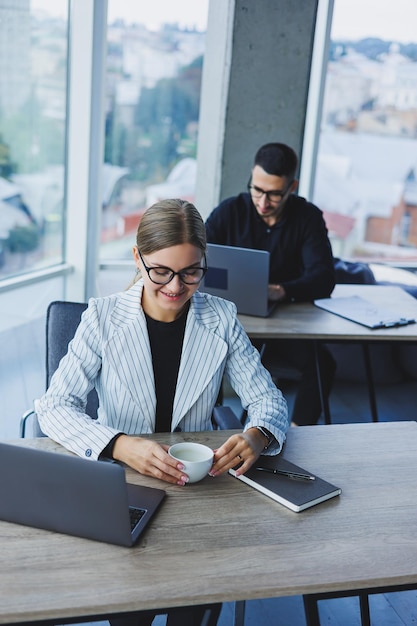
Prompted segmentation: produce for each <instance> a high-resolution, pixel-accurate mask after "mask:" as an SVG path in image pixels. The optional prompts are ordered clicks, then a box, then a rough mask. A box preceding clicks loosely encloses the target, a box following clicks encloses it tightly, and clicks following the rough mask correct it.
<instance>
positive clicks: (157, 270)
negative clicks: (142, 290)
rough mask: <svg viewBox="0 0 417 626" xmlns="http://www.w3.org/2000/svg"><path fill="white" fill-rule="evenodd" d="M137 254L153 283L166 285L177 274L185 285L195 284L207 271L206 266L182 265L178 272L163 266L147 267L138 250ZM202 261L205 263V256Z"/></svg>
mask: <svg viewBox="0 0 417 626" xmlns="http://www.w3.org/2000/svg"><path fill="white" fill-rule="evenodd" d="M138 254H139V256H140V259H141V261H142V263H143V267H144V268H145V270H146V272H147V274H148V276H149V280H151V281H152V282H153V283H155V285H167V284H168V283H170V282H171V280H172V279H173V278H174V276H179V279H180V281H181V282H182V283H184V284H185V285H197V284H198V283H200V282H201V281H202V280H203V278H204V276H205V273H206V272H207V266H205V267H194V266H192V265H191V266H190V267H184V269H183V270H180V271H179V272H174V270H172V269H171V268H169V267H164V266H158V267H148V266H147V265H146V264H145V261H144V260H143V256H142V255H141V253H140V250H138ZM204 263H206V257H205V256H204Z"/></svg>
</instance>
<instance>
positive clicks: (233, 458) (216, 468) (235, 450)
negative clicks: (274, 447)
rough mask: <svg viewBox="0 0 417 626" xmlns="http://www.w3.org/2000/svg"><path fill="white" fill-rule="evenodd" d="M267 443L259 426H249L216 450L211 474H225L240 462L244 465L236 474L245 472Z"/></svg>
mask: <svg viewBox="0 0 417 626" xmlns="http://www.w3.org/2000/svg"><path fill="white" fill-rule="evenodd" d="M265 445H266V437H265V436H264V435H263V434H262V433H261V432H260V431H259V430H258V429H257V428H249V429H248V430H247V431H246V432H244V433H239V434H237V435H232V436H231V437H229V439H228V440H227V441H225V443H224V444H223V445H222V446H220V448H218V449H217V450H215V451H214V463H213V466H212V468H211V470H210V472H209V473H210V476H219V475H220V474H224V472H227V470H229V469H231V468H232V467H236V465H239V463H242V465H241V466H240V467H239V469H238V470H237V471H236V475H237V476H240V475H241V474H244V473H245V472H246V471H247V470H248V469H249V468H250V467H251V465H253V463H254V462H255V461H256V459H257V458H258V457H259V455H260V454H261V452H262V450H263V449H264V447H265Z"/></svg>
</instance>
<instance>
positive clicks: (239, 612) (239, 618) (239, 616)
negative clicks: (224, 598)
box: [233, 600, 245, 626]
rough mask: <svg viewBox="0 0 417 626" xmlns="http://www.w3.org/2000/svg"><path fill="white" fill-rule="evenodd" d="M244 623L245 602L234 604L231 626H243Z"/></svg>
mask: <svg viewBox="0 0 417 626" xmlns="http://www.w3.org/2000/svg"><path fill="white" fill-rule="evenodd" d="M244 623H245V600H237V601H236V602H235V618H234V621H233V626H243V625H244Z"/></svg>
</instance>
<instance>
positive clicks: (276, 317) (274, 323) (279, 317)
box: [239, 285, 417, 424]
mask: <svg viewBox="0 0 417 626" xmlns="http://www.w3.org/2000/svg"><path fill="white" fill-rule="evenodd" d="M353 295H358V296H361V297H362V298H364V299H366V300H369V301H371V302H372V303H374V304H375V305H376V306H378V307H381V308H387V309H389V310H394V311H400V312H401V315H404V316H407V317H414V318H415V319H416V320H417V300H416V299H415V298H413V297H412V296H410V294H408V293H407V292H406V291H404V290H403V289H401V288H400V287H391V286H385V285H336V287H335V290H334V292H333V294H332V296H335V297H336V296H353ZM239 319H240V321H241V322H242V324H243V326H244V328H245V330H246V332H247V333H248V335H249V337H251V338H253V339H264V340H268V339H307V340H309V341H313V342H314V344H315V346H316V347H317V343H319V342H322V343H331V342H358V343H360V344H361V345H362V348H363V354H364V360H365V369H366V373H367V382H368V391H369V399H370V405H371V414H372V418H373V421H378V417H377V408H376V399H375V388H374V381H373V376H372V368H371V361H370V355H369V345H370V344H371V343H373V342H380V341H403V342H410V341H417V324H409V325H407V326H401V327H398V328H384V329H379V330H371V329H369V328H366V327H365V326H361V325H360V324H357V323H355V322H350V321H349V320H346V319H344V318H342V317H339V316H338V315H335V314H333V313H329V312H327V311H324V310H323V309H319V308H318V307H316V306H315V305H314V304H313V303H312V302H302V303H295V304H282V305H279V306H278V307H277V308H276V310H275V311H274V313H273V314H272V315H271V316H270V317H269V318H261V317H251V316H249V315H239ZM318 377H319V382H321V381H320V369H319V367H318ZM320 390H321V389H320ZM322 404H323V411H324V415H325V421H326V423H328V424H329V423H330V421H331V420H330V411H329V407H328V403H327V401H326V400H325V398H324V397H323V394H322Z"/></svg>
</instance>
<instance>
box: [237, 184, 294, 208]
mask: <svg viewBox="0 0 417 626" xmlns="http://www.w3.org/2000/svg"><path fill="white" fill-rule="evenodd" d="M292 183H293V181H291V182H290V184H289V185H288V187H287V188H286V189H284V191H280V190H278V189H271V191H264V190H263V189H261V188H260V187H257V186H256V185H252V183H249V185H248V190H249V193H250V194H251V196H252V198H256V199H259V198H262V196H263V195H265V196H266V197H267V200H268V202H275V203H277V202H281V201H282V199H283V198H284V197H285V196H286V195H287V193H288V191H289V189H290V187H291V185H292Z"/></svg>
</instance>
